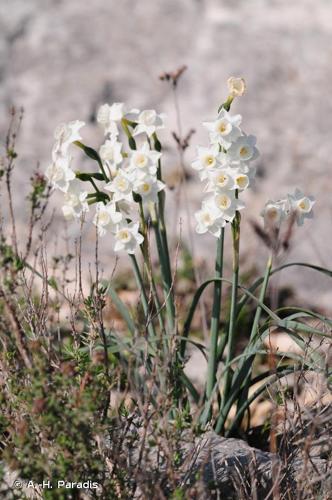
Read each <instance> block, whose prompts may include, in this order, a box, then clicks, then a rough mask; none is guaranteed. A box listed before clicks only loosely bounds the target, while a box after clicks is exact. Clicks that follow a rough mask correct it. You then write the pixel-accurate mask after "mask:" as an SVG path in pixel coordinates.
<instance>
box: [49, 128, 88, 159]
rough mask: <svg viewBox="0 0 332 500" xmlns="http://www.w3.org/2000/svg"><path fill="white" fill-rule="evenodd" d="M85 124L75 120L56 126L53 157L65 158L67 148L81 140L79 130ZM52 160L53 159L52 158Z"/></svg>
mask: <svg viewBox="0 0 332 500" xmlns="http://www.w3.org/2000/svg"><path fill="white" fill-rule="evenodd" d="M84 125H85V123H84V122H81V121H79V120H75V121H72V122H69V123H61V124H60V125H58V126H57V128H56V129H55V132H54V138H55V144H54V146H53V155H55V156H56V157H57V156H59V155H60V156H66V155H67V153H68V148H69V146H70V145H71V144H72V143H73V142H75V141H80V140H81V139H82V137H81V134H80V132H79V131H80V129H81V128H82V127H84ZM53 159H54V158H53Z"/></svg>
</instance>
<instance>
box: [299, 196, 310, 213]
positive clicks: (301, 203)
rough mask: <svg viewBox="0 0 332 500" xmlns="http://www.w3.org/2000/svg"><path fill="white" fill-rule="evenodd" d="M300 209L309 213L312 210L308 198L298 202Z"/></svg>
mask: <svg viewBox="0 0 332 500" xmlns="http://www.w3.org/2000/svg"><path fill="white" fill-rule="evenodd" d="M298 207H299V208H300V209H301V210H303V211H304V212H307V211H308V210H309V209H310V204H309V201H308V199H307V198H302V200H300V201H299V202H298Z"/></svg>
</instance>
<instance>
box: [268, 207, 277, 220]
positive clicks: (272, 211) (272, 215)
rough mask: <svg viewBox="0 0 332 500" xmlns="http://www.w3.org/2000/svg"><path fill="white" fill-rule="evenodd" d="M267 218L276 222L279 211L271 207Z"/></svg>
mask: <svg viewBox="0 0 332 500" xmlns="http://www.w3.org/2000/svg"><path fill="white" fill-rule="evenodd" d="M267 216H268V218H269V219H271V220H274V219H276V218H277V217H278V210H277V209H276V208H274V207H271V208H269V209H268V211H267Z"/></svg>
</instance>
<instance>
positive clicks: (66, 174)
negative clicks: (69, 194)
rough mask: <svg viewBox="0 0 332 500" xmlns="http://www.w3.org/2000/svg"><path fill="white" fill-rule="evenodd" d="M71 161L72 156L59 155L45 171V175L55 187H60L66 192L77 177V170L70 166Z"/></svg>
mask: <svg viewBox="0 0 332 500" xmlns="http://www.w3.org/2000/svg"><path fill="white" fill-rule="evenodd" d="M70 162H71V159H70V158H67V157H59V158H58V159H57V160H56V161H53V163H52V164H51V165H49V166H48V167H47V169H46V171H45V175H46V177H47V179H48V180H49V181H50V183H51V184H52V186H53V188H54V189H60V191H63V192H64V193H65V192H66V191H68V188H69V184H70V181H72V180H73V179H75V172H74V171H73V170H72V169H71V168H70Z"/></svg>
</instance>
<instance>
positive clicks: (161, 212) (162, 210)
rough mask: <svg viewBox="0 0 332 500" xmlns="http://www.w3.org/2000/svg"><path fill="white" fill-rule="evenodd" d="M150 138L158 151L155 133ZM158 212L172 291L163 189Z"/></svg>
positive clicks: (158, 169)
mask: <svg viewBox="0 0 332 500" xmlns="http://www.w3.org/2000/svg"><path fill="white" fill-rule="evenodd" d="M152 138H153V142H154V148H155V150H156V151H158V153H160V152H161V149H162V147H161V143H160V141H159V139H158V136H157V134H156V133H154V134H153V136H152ZM157 179H158V180H159V181H162V172H161V161H160V160H158V168H157ZM158 213H159V227H160V234H161V238H162V242H163V247H164V253H165V259H166V260H165V262H166V265H167V275H168V286H169V290H170V293H173V291H172V268H171V261H170V256H169V247H168V238H167V231H166V224H165V193H164V191H159V193H158Z"/></svg>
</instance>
